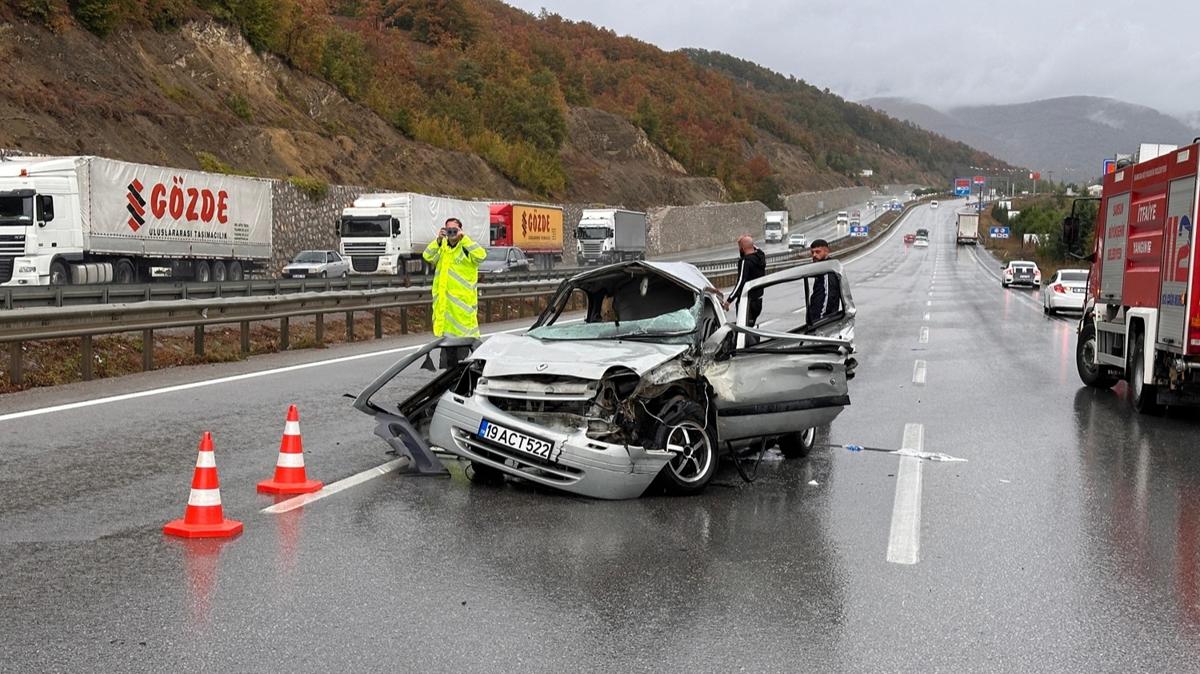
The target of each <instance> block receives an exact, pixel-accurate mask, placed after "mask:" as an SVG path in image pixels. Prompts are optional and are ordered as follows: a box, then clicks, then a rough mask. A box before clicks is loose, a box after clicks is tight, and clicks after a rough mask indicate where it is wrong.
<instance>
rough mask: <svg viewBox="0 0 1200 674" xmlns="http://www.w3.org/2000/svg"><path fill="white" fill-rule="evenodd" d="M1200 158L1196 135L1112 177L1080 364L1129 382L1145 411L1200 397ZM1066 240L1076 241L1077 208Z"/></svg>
mask: <svg viewBox="0 0 1200 674" xmlns="http://www.w3.org/2000/svg"><path fill="white" fill-rule="evenodd" d="M1198 140H1200V139H1198ZM1197 159H1200V144H1197V143H1195V142H1193V144H1192V145H1189V146H1187V147H1183V148H1179V149H1175V150H1171V151H1169V152H1167V153H1166V154H1164V155H1161V156H1158V157H1155V158H1153V159H1149V160H1146V161H1142V162H1140V163H1137V164H1132V165H1127V166H1121V167H1118V169H1117V170H1116V171H1115V172H1113V173H1110V174H1108V175H1106V176H1105V177H1104V197H1103V199H1102V200H1101V202H1100V212H1099V214H1098V215H1097V220H1096V246H1095V249H1094V252H1093V254H1092V256H1091V257H1090V258H1089V259H1090V260H1091V263H1092V266H1091V274H1090V280H1089V283H1088V300H1087V302H1086V304H1085V305H1084V312H1083V318H1082V319H1081V320H1080V322H1079V339H1078V345H1077V346H1076V365H1077V367H1078V370H1079V376H1080V378H1081V379H1082V380H1083V382H1084V383H1085V384H1087V385H1089V386H1095V387H1099V388H1108V387H1111V386H1113V385H1114V384H1116V382H1117V381H1119V380H1121V379H1124V380H1125V381H1127V382H1128V387H1129V398H1130V400H1131V402H1132V403H1133V407H1134V408H1135V409H1137V410H1138V411H1139V412H1143V413H1153V412H1156V411H1158V410H1160V409H1161V407H1162V406H1164V405H1184V404H1188V405H1194V404H1200V261H1197V254H1196V250H1197V249H1196V205H1197V192H1196V190H1197V180H1196V167H1197ZM1063 238H1064V240H1065V241H1066V242H1067V243H1068V245H1071V244H1078V239H1079V222H1078V220H1077V219H1076V218H1075V217H1074V216H1072V217H1068V218H1067V219H1066V220H1065V221H1064V222H1063Z"/></svg>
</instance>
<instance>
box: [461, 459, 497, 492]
mask: <svg viewBox="0 0 1200 674" xmlns="http://www.w3.org/2000/svg"><path fill="white" fill-rule="evenodd" d="M463 472H464V473H466V475H467V479H468V480H470V481H471V482H472V483H474V484H482V485H486V486H488V487H499V486H500V485H503V484H504V471H502V470H500V469H499V468H493V467H491V466H489V465H486V464H482V463H479V462H477V461H472V462H470V463H468V464H467V467H466V468H465V469H464V470H463Z"/></svg>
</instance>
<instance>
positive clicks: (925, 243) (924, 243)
mask: <svg viewBox="0 0 1200 674" xmlns="http://www.w3.org/2000/svg"><path fill="white" fill-rule="evenodd" d="M913 247H914V248H928V247H929V238H928V237H924V236H918V237H917V238H916V240H915V241H913Z"/></svg>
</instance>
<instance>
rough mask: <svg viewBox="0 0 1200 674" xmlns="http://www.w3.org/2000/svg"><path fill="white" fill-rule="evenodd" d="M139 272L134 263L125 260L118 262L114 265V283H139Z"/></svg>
mask: <svg viewBox="0 0 1200 674" xmlns="http://www.w3.org/2000/svg"><path fill="white" fill-rule="evenodd" d="M137 280H138V278H137V270H136V269H134V268H133V263H132V262H130V261H129V260H126V259H125V258H121V259H120V260H117V263H116V264H115V265H113V283H122V284H126V285H128V284H130V283H137Z"/></svg>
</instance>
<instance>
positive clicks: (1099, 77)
mask: <svg viewBox="0 0 1200 674" xmlns="http://www.w3.org/2000/svg"><path fill="white" fill-rule="evenodd" d="M506 2H509V3H510V4H512V5H515V6H517V7H520V8H522V9H525V10H527V11H530V12H533V13H537V12H538V10H539V9H540V8H542V7H545V8H546V9H547V10H548V11H551V12H555V13H557V14H560V15H562V16H563V17H565V18H568V19H573V20H584V21H591V22H592V23H595V24H598V25H602V26H605V27H608V28H611V29H613V30H614V31H616V32H617V33H618V34H621V35H632V36H634V37H637V38H639V39H642V40H645V41H647V42H651V43H654V44H656V45H658V46H660V47H662V48H664V49H668V50H673V49H678V48H680V47H702V48H705V49H713V50H718V51H723V52H728V53H731V54H734V55H735V56H740V57H742V58H745V59H749V60H751V61H755V62H757V63H760V64H762V65H765V66H767V67H769V68H771V69H773V70H777V71H780V72H783V73H786V74H791V75H795V76H796V77H798V78H801V79H804V80H806V81H808V82H810V83H812V84H815V85H817V86H820V87H829V88H830V89H831V90H833V91H834V92H836V93H838V94H840V95H841V96H844V97H846V98H849V99H851V100H861V99H864V98H869V97H872V96H903V97H906V98H911V99H914V100H917V101H919V102H922V103H928V104H930V105H933V106H935V107H947V106H953V105H962V104H973V103H1013V102H1023V101H1030V100H1036V99H1040V98H1051V97H1055V96H1069V95H1077V94H1087V95H1093V96H1108V97H1112V98H1118V99H1121V100H1124V101H1127V102H1130V103H1139V104H1142V105H1148V106H1151V107H1154V108H1158V109H1160V110H1162V111H1163V112H1167V113H1185V112H1197V111H1200V39H1198V38H1197V37H1196V35H1195V29H1196V27H1197V26H1200V0H1172V1H1170V2H1167V1H1162V0H1150V1H1148V2H1129V0H1125V1H1124V2H1119V3H1118V2H1114V1H1112V0H1094V1H1092V2H1081V1H1079V0H1007V1H1005V2H944V1H942V2H932V1H920V2H918V1H916V0H793V1H789V0H506Z"/></svg>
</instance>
